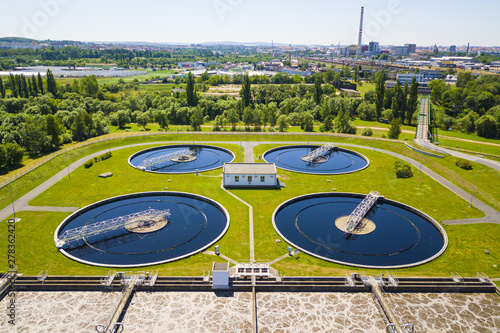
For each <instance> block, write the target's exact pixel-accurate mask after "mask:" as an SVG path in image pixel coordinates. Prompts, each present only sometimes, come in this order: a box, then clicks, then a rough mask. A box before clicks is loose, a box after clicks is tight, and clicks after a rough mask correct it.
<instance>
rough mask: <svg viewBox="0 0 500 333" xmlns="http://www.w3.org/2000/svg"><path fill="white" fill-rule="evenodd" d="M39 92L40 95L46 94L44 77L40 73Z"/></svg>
mask: <svg viewBox="0 0 500 333" xmlns="http://www.w3.org/2000/svg"><path fill="white" fill-rule="evenodd" d="M38 90H39V91H40V94H42V95H43V94H44V91H43V79H42V75H41V74H40V72H38Z"/></svg>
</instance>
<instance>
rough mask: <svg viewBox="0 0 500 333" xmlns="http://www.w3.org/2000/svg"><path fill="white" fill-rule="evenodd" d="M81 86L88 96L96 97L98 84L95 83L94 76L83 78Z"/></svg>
mask: <svg viewBox="0 0 500 333" xmlns="http://www.w3.org/2000/svg"><path fill="white" fill-rule="evenodd" d="M81 86H82V87H83V91H84V92H85V93H86V94H87V95H89V96H96V95H97V93H98V92H99V83H97V79H96V77H95V75H90V76H88V77H84V78H83V79H82V82H81Z"/></svg>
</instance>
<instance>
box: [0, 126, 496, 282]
mask: <svg viewBox="0 0 500 333" xmlns="http://www.w3.org/2000/svg"><path fill="white" fill-rule="evenodd" d="M193 134H194V135H195V140H196V142H199V141H236V142H237V141H239V140H240V137H241V139H242V140H244V141H301V142H304V143H305V142H306V140H307V138H306V137H305V136H304V135H299V134H297V135H293V134H292V135H287V136H275V135H262V134H242V135H223V134H218V135H208V134H203V133H199V132H198V133H193ZM193 134H172V133H165V134H162V135H159V136H148V137H135V138H123V139H117V140H114V141H112V142H111V146H112V147H117V146H123V145H126V144H131V143H138V142H157V141H182V140H187V141H190V140H192V138H193ZM310 140H311V141H329V142H332V141H334V142H338V143H339V145H340V146H342V143H354V144H362V145H366V146H369V147H371V144H372V143H373V141H365V140H363V139H362V138H345V137H331V136H311V137H310ZM217 145H218V146H222V147H226V148H229V149H231V150H232V151H233V152H235V153H236V154H237V159H236V161H241V160H242V156H241V155H240V149H239V146H237V145H234V144H217ZM375 145H376V147H377V148H382V149H388V150H392V151H395V152H398V153H401V154H404V155H407V156H410V157H412V158H414V159H416V160H418V159H419V158H420V155H419V154H418V153H415V152H413V151H411V150H409V149H407V148H405V147H404V146H403V145H402V144H401V143H396V142H386V141H377V142H375ZM150 146H153V145H144V146H140V147H132V148H125V149H120V150H118V151H115V152H113V157H112V158H110V159H108V160H106V161H102V162H99V163H97V164H94V165H93V166H92V167H91V168H89V169H85V168H84V167H83V166H82V167H80V168H78V169H77V170H75V171H74V172H73V173H72V175H71V180H69V179H68V178H64V179H63V180H61V181H60V182H58V183H57V184H56V185H54V186H52V187H51V188H49V189H48V190H46V191H45V192H43V193H42V194H41V195H40V196H38V197H37V198H35V199H34V200H33V201H32V202H30V204H31V205H44V206H45V205H48V206H51V205H53V206H78V207H82V206H85V205H88V204H90V203H92V202H95V201H98V200H101V199H104V198H107V197H112V196H116V195H122V194H126V193H134V192H141V191H158V190H164V188H165V187H167V188H168V190H171V191H183V192H191V193H196V194H200V195H204V196H208V197H211V198H213V199H214V200H216V201H218V202H220V203H221V204H222V205H223V206H224V207H226V209H227V210H228V211H229V214H230V216H231V226H230V228H229V230H228V232H227V234H226V235H225V236H224V237H223V238H222V239H221V241H220V242H218V244H219V245H220V251H221V252H222V253H223V254H225V255H227V256H229V257H231V258H233V259H235V260H246V259H248V258H249V240H248V209H247V208H246V206H244V205H243V204H241V203H240V202H238V201H237V200H235V199H234V198H232V197H231V196H230V195H228V194H227V193H225V192H224V191H222V190H221V189H220V188H219V185H220V178H219V177H204V176H217V175H220V173H221V169H218V170H213V171H209V172H206V173H202V176H195V175H192V174H187V175H158V174H151V173H144V172H141V171H138V170H136V169H133V168H132V167H130V166H129V165H128V163H127V159H128V157H129V156H130V155H131V154H132V153H134V152H137V151H139V150H142V149H145V148H147V147H150ZM275 146H277V145H270V144H263V145H259V146H257V147H256V148H255V150H254V156H258V155H259V154H260V155H262V154H263V153H264V152H265V151H267V150H268V149H270V148H272V147H275ZM106 148H108V143H107V142H103V143H97V144H95V145H93V146H89V147H86V148H81V149H78V150H75V151H72V154H74V155H71V157H70V162H71V161H74V160H76V159H78V158H80V157H81V156H86V155H88V154H90V153H92V152H95V151H100V150H104V149H106ZM348 149H352V148H348ZM353 150H356V151H359V152H360V153H362V154H364V155H365V156H367V157H368V158H369V159H370V161H371V165H370V167H369V168H367V169H366V170H363V171H360V172H357V173H353V174H348V175H342V176H314V175H306V174H297V173H293V172H288V171H283V170H279V171H278V174H279V175H280V176H282V181H283V182H285V183H286V185H287V187H286V188H283V189H281V190H279V191H276V190H232V192H233V193H234V194H236V195H238V196H240V197H241V198H242V199H243V200H245V201H247V202H249V203H250V204H252V205H253V206H254V234H255V249H256V259H257V260H272V259H274V258H276V257H279V256H281V255H283V254H285V253H286V246H287V244H286V243H285V242H283V241H282V242H280V243H277V242H275V240H276V239H280V237H279V236H278V234H277V233H276V232H275V231H274V229H273V227H272V223H271V215H272V212H273V211H274V209H275V208H276V207H277V206H278V205H279V204H281V203H282V202H283V201H285V200H287V199H289V198H292V197H295V196H298V195H304V194H308V193H314V192H329V191H332V188H335V189H336V191H339V192H356V193H368V192H369V191H371V190H378V191H379V192H381V194H382V195H384V196H385V197H387V198H389V199H392V200H396V201H400V202H403V203H405V204H408V205H411V206H413V207H415V208H417V209H420V210H422V211H424V212H425V213H427V214H429V215H430V216H432V217H433V218H434V219H436V220H437V221H441V220H445V219H457V218H471V217H481V216H482V215H483V214H482V213H481V212H480V211H478V210H477V209H475V208H469V207H468V204H467V202H466V201H464V200H462V199H460V198H459V197H458V196H456V195H453V194H452V193H451V192H450V191H448V190H447V189H445V188H444V187H442V186H441V185H439V184H438V183H436V182H435V181H433V180H432V179H430V178H429V177H428V176H426V175H425V174H421V173H419V172H418V170H415V168H412V169H413V173H414V177H413V178H410V179H405V180H403V179H397V178H396V177H395V174H394V171H393V165H394V161H395V160H396V159H395V158H393V157H390V156H388V155H386V154H382V153H378V152H374V151H373V150H372V149H370V148H368V149H358V148H356V149H353ZM455 162H456V159H455V158H452V157H446V158H444V159H437V158H431V157H424V159H423V163H424V164H425V165H427V166H428V167H430V168H431V169H433V170H435V171H436V172H438V173H440V174H442V175H443V176H445V177H446V178H448V179H449V180H451V181H452V182H454V183H456V184H457V185H459V186H460V187H463V188H465V189H467V190H469V191H471V190H472V185H473V181H474V176H475V175H476V172H477V171H478V170H482V169H485V170H486V171H484V172H480V173H479V174H478V177H477V183H476V190H475V195H477V196H478V197H479V198H480V199H481V200H484V201H485V202H486V203H488V204H490V205H492V206H493V207H495V208H496V209H499V210H500V181H499V179H500V177H499V176H500V175H499V173H498V172H496V171H494V170H491V169H489V168H486V167H483V166H482V165H476V164H473V167H474V169H473V171H465V170H462V169H460V168H458V167H456V166H455ZM65 165H66V160H65V158H64V156H62V157H59V158H56V159H55V160H54V161H53V162H49V164H47V165H44V166H42V167H40V168H39V169H37V170H36V171H33V172H32V173H30V174H29V175H28V176H26V177H23V178H25V179H21V180H19V181H18V182H15V183H14V185H15V186H14V187H15V188H16V191H15V193H16V196H20V195H21V194H23V193H25V192H27V191H28V190H29V189H31V188H32V187H34V186H36V185H37V184H39V183H41V182H42V181H43V180H45V179H47V178H49V177H50V176H51V175H53V174H55V173H56V172H57V171H59V170H61V169H63V168H64V167H65ZM106 171H111V172H113V174H114V175H113V177H111V178H107V179H102V178H99V177H97V176H98V175H99V174H100V173H102V172H106ZM30 177H33V181H32V182H31V181H30V180H29V179H30ZM169 179H170V180H171V181H170V182H169V181H168V180H169ZM327 180H331V182H327ZM0 193H2V194H3V195H4V197H3V198H2V199H3V203H4V205H6V204H8V189H6V188H4V189H2V192H0ZM450 207H452V209H450ZM17 215H18V217H21V218H22V220H21V222H19V223H18V224H16V240H17V252H16V259H17V260H18V265H19V269H20V271H21V272H22V273H24V274H37V273H38V272H39V271H41V270H45V269H48V270H49V273H50V274H62V275H64V274H106V273H107V271H108V270H109V269H106V268H98V267H89V266H86V265H82V264H78V263H76V262H74V261H72V260H70V259H68V258H66V257H65V256H63V255H61V254H60V253H59V252H58V251H57V250H56V248H55V246H54V244H53V233H54V230H55V228H56V227H57V225H58V224H59V223H60V222H61V221H62V220H63V219H64V218H65V217H66V216H68V213H51V212H20V213H18V214H17ZM0 225H1V226H2V227H1V228H2V229H1V231H0V235H2V234H3V235H4V236H6V234H7V227H6V223H5V222H2V223H1V224H0ZM445 229H446V231H447V233H448V237H449V240H450V245H449V247H448V250H447V251H446V252H445V253H444V255H442V256H441V257H440V258H438V259H436V260H434V261H433V262H431V263H429V264H425V265H423V266H419V267H415V268H410V269H401V270H397V271H396V273H397V274H398V275H423V276H447V275H449V274H450V272H451V271H457V272H459V273H460V274H462V275H464V276H474V275H475V273H476V272H478V271H481V272H484V273H486V274H487V275H488V276H490V277H499V276H500V274H499V272H498V269H497V268H496V267H495V266H494V265H496V266H498V265H500V262H499V256H498V253H499V252H500V242H499V241H500V225H490V224H477V225H466V226H450V227H448V226H445ZM26 244H29V246H27V245H26ZM6 245H7V237H0V246H3V247H4V248H5V247H6ZM485 248H487V249H488V250H489V252H490V255H486V254H485V253H484V249H485ZM214 260H215V261H221V260H220V258H219V257H215V256H209V255H204V254H198V255H195V256H192V257H190V258H188V259H184V260H181V261H178V262H174V263H169V264H163V265H158V266H156V267H151V268H148V269H158V270H159V271H160V274H163V275H201V274H203V272H205V271H208V270H209V269H210V265H211V262H212V261H214ZM3 262H4V264H3V265H4V266H3V267H5V265H6V260H4V261H3ZM292 262H293V265H291V263H292ZM275 267H276V268H277V269H279V270H280V271H281V272H282V273H283V274H285V275H343V274H344V272H345V271H358V272H360V270H359V269H356V268H353V267H348V266H342V265H337V264H333V263H329V262H325V261H322V260H319V259H316V258H314V257H311V256H309V255H305V254H299V255H298V256H295V257H293V258H287V259H285V260H283V261H280V262H278V263H277V264H275ZM138 270H144V268H142V269H138ZM363 272H377V271H376V270H363ZM379 273H380V272H379Z"/></svg>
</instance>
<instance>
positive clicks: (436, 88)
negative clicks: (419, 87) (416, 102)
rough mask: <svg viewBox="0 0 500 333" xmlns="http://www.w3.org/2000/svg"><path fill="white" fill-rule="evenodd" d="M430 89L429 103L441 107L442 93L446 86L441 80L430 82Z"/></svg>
mask: <svg viewBox="0 0 500 333" xmlns="http://www.w3.org/2000/svg"><path fill="white" fill-rule="evenodd" d="M429 88H431V102H432V103H434V104H437V105H441V104H442V102H443V93H444V92H445V91H446V90H447V85H446V83H445V82H444V81H443V80H432V81H431V82H429Z"/></svg>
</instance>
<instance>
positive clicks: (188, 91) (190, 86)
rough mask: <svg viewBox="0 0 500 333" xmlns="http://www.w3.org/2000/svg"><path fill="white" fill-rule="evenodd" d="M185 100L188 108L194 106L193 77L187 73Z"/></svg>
mask: <svg viewBox="0 0 500 333" xmlns="http://www.w3.org/2000/svg"><path fill="white" fill-rule="evenodd" d="M186 99H187V105H188V106H196V104H197V101H196V91H195V89H194V76H193V74H192V73H191V72H189V73H188V78H187V85H186Z"/></svg>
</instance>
